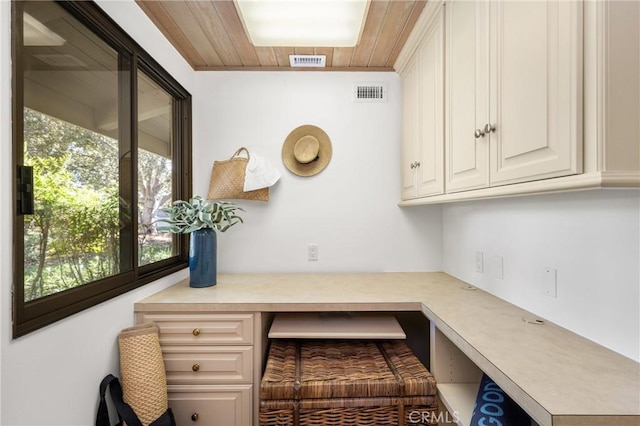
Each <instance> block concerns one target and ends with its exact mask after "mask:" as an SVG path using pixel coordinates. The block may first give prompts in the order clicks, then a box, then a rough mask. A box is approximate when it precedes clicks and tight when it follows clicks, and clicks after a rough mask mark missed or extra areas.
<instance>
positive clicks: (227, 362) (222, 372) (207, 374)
mask: <svg viewBox="0 0 640 426" xmlns="http://www.w3.org/2000/svg"><path fill="white" fill-rule="evenodd" d="M162 355H163V358H164V366H165V370H166V372H167V383H168V384H170V385H173V384H175V385H180V384H185V385H186V384H217V383H234V382H235V383H251V381H252V379H253V377H252V374H253V347H252V346H167V345H164V346H163V347H162Z"/></svg>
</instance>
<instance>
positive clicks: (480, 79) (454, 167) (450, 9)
mask: <svg viewBox="0 0 640 426" xmlns="http://www.w3.org/2000/svg"><path fill="white" fill-rule="evenodd" d="M446 15H447V18H446V19H447V21H446V28H447V30H446V33H447V47H446V75H447V79H446V81H447V83H446V101H445V104H446V114H445V117H446V119H445V122H446V125H445V127H446V132H445V135H446V136H445V137H446V141H447V143H446V168H445V169H446V176H447V185H446V186H447V191H448V192H452V191H460V190H467V189H474V188H485V187H487V186H489V137H483V138H480V137H479V134H476V129H479V131H482V130H481V129H482V128H483V127H484V125H485V124H486V123H489V28H488V23H489V19H488V18H489V3H488V2H485V1H478V2H474V1H465V0H461V1H450V2H447V6H446ZM476 135H477V136H476Z"/></svg>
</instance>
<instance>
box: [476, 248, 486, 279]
mask: <svg viewBox="0 0 640 426" xmlns="http://www.w3.org/2000/svg"><path fill="white" fill-rule="evenodd" d="M476 272H478V273H480V274H482V273H483V272H484V261H483V255H482V252H481V251H477V252H476Z"/></svg>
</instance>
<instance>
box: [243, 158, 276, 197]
mask: <svg viewBox="0 0 640 426" xmlns="http://www.w3.org/2000/svg"><path fill="white" fill-rule="evenodd" d="M278 179H280V172H278V170H277V169H276V168H275V167H273V166H271V165H270V164H269V163H268V162H267V161H266V160H265V159H264V158H262V157H260V156H259V155H256V154H254V153H251V155H250V156H249V161H247V168H246V169H245V176H244V192H247V191H254V190H256V189H261V188H267V187H269V186H272V185H273V184H275V183H276V182H277V181H278Z"/></svg>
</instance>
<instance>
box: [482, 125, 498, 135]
mask: <svg viewBox="0 0 640 426" xmlns="http://www.w3.org/2000/svg"><path fill="white" fill-rule="evenodd" d="M483 130H484V133H485V134H486V133H491V132H495V131H496V125H495V124H489V123H487V124H485V125H484V129H483Z"/></svg>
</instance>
